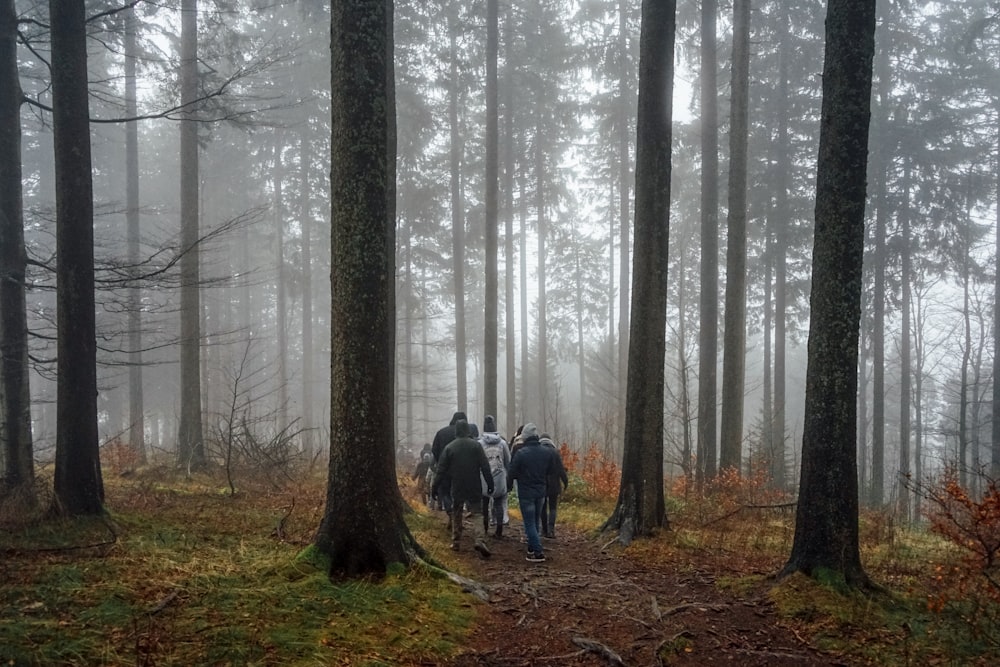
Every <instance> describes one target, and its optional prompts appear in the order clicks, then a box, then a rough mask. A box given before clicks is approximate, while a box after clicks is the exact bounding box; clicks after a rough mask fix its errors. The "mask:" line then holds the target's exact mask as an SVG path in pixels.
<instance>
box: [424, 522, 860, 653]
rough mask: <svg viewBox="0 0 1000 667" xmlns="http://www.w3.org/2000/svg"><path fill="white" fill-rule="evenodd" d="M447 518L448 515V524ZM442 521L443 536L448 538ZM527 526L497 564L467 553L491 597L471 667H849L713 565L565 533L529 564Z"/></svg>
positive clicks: (507, 542) (500, 549)
mask: <svg viewBox="0 0 1000 667" xmlns="http://www.w3.org/2000/svg"><path fill="white" fill-rule="evenodd" d="M442 516H443V515H442ZM443 531H444V519H443V518H442V539H447V538H446V536H445V535H444V532H443ZM522 538H523V527H522V526H521V525H520V521H518V520H516V519H514V518H512V519H511V524H510V525H509V526H507V527H506V528H505V535H504V538H503V539H502V540H497V539H496V538H493V537H492V536H491V537H489V538H487V539H488V543H489V546H490V548H491V549H492V551H493V556H492V557H491V558H490V559H489V560H482V559H481V558H480V557H479V556H478V554H476V552H475V551H473V550H472V548H471V545H472V542H471V537H470V535H469V531H468V530H467V531H466V535H465V537H464V538H463V545H462V550H461V551H460V552H458V553H457V554H455V556H456V557H457V558H459V559H460V560H462V561H464V563H465V564H466V565H467V566H468V570H467V571H469V572H472V573H474V575H473V576H474V578H475V579H476V580H477V581H479V582H480V583H482V584H483V585H484V587H485V588H486V590H487V591H488V593H489V603H488V604H489V605H490V612H489V613H487V614H485V615H483V616H481V617H480V618H481V621H480V624H479V626H477V627H476V628H475V629H474V631H473V639H472V642H471V645H470V646H469V647H468V648H467V650H466V652H465V653H463V654H462V655H461V656H459V657H458V658H457V659H456V660H454V661H453V662H451V663H449V664H452V665H457V666H466V665H498V666H499V665H503V666H516V665H524V666H529V665H629V666H642V665H714V664H726V665H739V666H740V667H753V666H758V665H759V666H762V667H763V666H766V667H783V666H788V667H792V666H795V667H802V666H813V665H846V664H850V663H848V662H845V661H844V658H843V657H842V656H837V655H832V654H825V653H822V652H820V651H818V650H817V649H815V648H813V647H811V646H809V645H808V643H807V642H806V641H804V640H803V639H802V638H801V637H800V635H799V634H798V633H797V632H796V631H795V629H794V627H792V626H791V625H790V624H788V623H787V622H785V621H784V620H782V619H779V617H778V616H777V614H776V613H775V611H774V608H773V605H772V604H771V603H770V601H769V600H768V599H767V598H766V596H765V594H764V591H763V590H761V591H759V592H753V593H750V594H749V595H748V596H746V597H742V598H740V597H736V596H735V595H730V594H728V593H726V592H724V591H720V590H719V589H718V588H717V587H716V586H715V585H714V574H713V573H712V571H711V570H710V569H709V568H710V566H707V565H702V566H701V567H699V564H697V563H675V562H673V563H671V562H665V563H663V564H662V565H659V566H654V567H650V566H647V565H646V564H640V563H637V562H634V561H633V560H631V559H629V558H628V557H625V556H622V555H618V554H620V549H619V548H616V547H610V548H608V549H606V550H604V551H602V549H601V547H602V545H601V544H600V543H598V542H595V541H593V540H591V539H588V538H587V537H585V536H582V535H580V534H577V533H574V532H572V531H571V530H569V529H568V528H561V530H560V533H559V535H558V536H557V539H555V540H544V541H543V542H544V543H543V546H544V547H545V555H546V558H547V560H546V562H544V563H529V562H526V561H525V559H524V555H525V551H526V545H525V544H524V543H523V542H522Z"/></svg>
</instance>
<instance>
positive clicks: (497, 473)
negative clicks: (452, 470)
mask: <svg viewBox="0 0 1000 667" xmlns="http://www.w3.org/2000/svg"><path fill="white" fill-rule="evenodd" d="M479 444H480V445H482V447H483V452H485V454H486V460H487V461H489V463H490V471H491V472H492V473H493V493H491V494H487V493H486V481H485V480H483V529H484V530H485V531H486V532H489V526H490V525H491V524H492V525H495V526H496V532H494V534H493V535H494V537H496V538H497V539H500V538H502V537H503V527H504V524H506V523H507V522H508V521H510V517H509V515H508V514H507V470H508V469H509V468H510V448H509V447H508V446H507V441H506V440H504V439H503V437H501V435H500V434H499V433H498V432H497V422H496V418H494V417H493V415H486V418H485V419H483V434H482V435H481V436H479Z"/></svg>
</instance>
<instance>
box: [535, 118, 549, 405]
mask: <svg viewBox="0 0 1000 667" xmlns="http://www.w3.org/2000/svg"><path fill="white" fill-rule="evenodd" d="M543 132H544V130H543V129H542V123H541V120H540V119H539V120H538V121H537V123H536V126H535V213H536V215H537V216H538V218H537V220H536V231H537V237H536V239H537V242H538V269H537V274H538V283H537V284H538V296H537V301H536V304H537V306H536V308H535V315H536V319H537V320H538V322H537V326H538V340H537V341H536V343H535V355H536V356H537V359H536V361H537V363H538V378H537V382H535V386H536V387H537V388H538V403H537V405H538V409H539V413H538V416H537V417H536V419H541V420H542V422H543V423H548V422H549V421H550V419H551V416H550V415H549V410H548V394H549V392H548V382H549V377H548V368H549V352H548V330H547V329H548V327H547V326H546V321H545V318H546V312H545V310H546V298H545V235H546V234H547V233H548V232H547V222H546V219H545V178H546V172H545V151H544V149H543V143H544V142H543V141H542V133H543Z"/></svg>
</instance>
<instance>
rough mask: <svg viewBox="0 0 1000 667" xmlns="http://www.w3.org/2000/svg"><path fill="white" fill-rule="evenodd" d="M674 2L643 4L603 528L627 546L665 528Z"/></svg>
mask: <svg viewBox="0 0 1000 667" xmlns="http://www.w3.org/2000/svg"><path fill="white" fill-rule="evenodd" d="M675 10H676V3H675V1H674V0H643V3H642V28H641V31H640V37H639V105H638V114H637V128H636V205H635V239H636V244H635V248H636V252H635V270H634V271H633V273H632V275H633V282H632V317H631V325H630V327H631V331H630V334H631V335H630V337H629V340H630V341H631V344H630V345H629V365H628V389H627V396H626V413H625V451H624V458H623V460H622V479H621V487H620V488H621V490H620V492H619V495H618V503H617V505H616V507H615V510H614V512H613V513H612V515H611V517H610V518H609V519H608V520H607V522H606V523H605V524H604V529H605V530H608V529H617V530H618V531H619V539H620V540H621V541H622V542H624V543H626V544H627V543H628V542H629V541H631V539H632V537H633V536H637V535H640V536H641V535H649V534H651V533H653V532H654V531H656V530H657V529H659V528H663V527H666V526H667V515H666V508H665V505H664V498H663V399H664V388H663V382H664V361H665V354H666V312H667V291H668V289H667V287H668V285H667V267H668V265H669V252H668V251H669V222H670V167H671V165H670V140H671V117H672V112H673V109H672V106H671V99H672V95H673V53H674V32H675Z"/></svg>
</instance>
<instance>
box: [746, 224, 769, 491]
mask: <svg viewBox="0 0 1000 667" xmlns="http://www.w3.org/2000/svg"><path fill="white" fill-rule="evenodd" d="M766 234H767V239H766V240H765V248H764V322H763V325H762V328H763V331H762V332H761V334H762V336H763V338H764V368H763V373H764V378H763V382H762V385H763V386H762V391H763V396H762V408H761V411H762V413H763V415H764V418H763V420H762V421H761V425H760V428H761V434H760V447H759V450H760V454H758V457H757V458H758V463H759V464H760V465H761V466H763V465H764V464H765V463H766V462H769V461H770V456H771V452H773V451H774V431H773V430H772V427H773V426H774V423H773V421H774V385H773V384H772V382H773V380H774V375H773V372H774V371H773V366H772V364H773V359H774V357H773V356H772V353H771V350H772V347H771V346H772V344H773V338H772V331H773V328H774V301H773V300H772V295H773V290H774V283H773V279H774V267H773V265H772V262H773V261H774V243H773V241H772V238H773V237H772V236H771V232H770V230H767V231H766ZM754 472H756V471H755V470H754V469H753V468H752V467H751V470H750V473H751V474H753V473H754ZM768 472H769V473H770V469H769V468H768ZM771 483H772V484H773V483H774V479H773V478H772V479H771Z"/></svg>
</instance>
